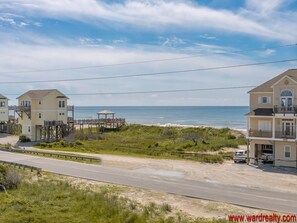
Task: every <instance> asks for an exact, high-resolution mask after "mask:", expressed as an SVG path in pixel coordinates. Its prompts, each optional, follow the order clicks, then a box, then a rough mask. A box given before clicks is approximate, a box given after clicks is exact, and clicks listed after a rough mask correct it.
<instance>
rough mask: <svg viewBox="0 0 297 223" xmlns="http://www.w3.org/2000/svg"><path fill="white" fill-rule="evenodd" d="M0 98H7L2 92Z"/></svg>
mask: <svg viewBox="0 0 297 223" xmlns="http://www.w3.org/2000/svg"><path fill="white" fill-rule="evenodd" d="M0 99H8V98H7V97H5V96H4V95H3V94H0Z"/></svg>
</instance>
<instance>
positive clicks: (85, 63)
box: [0, 0, 297, 106]
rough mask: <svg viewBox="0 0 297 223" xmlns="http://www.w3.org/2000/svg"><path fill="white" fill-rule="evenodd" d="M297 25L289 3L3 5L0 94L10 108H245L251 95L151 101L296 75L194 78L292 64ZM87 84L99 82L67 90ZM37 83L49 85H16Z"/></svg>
mask: <svg viewBox="0 0 297 223" xmlns="http://www.w3.org/2000/svg"><path fill="white" fill-rule="evenodd" d="M296 21H297V1H295V0H261V1H259V0H196V1H194V0H171V1H170V0H138V1H136V0H124V1H122V0H0V77H1V79H0V93H1V94H3V95H5V96H7V97H8V98H9V99H10V102H9V103H10V104H11V105H13V104H16V97H17V96H18V95H20V94H22V93H24V92H26V91H28V90H32V89H53V88H55V89H59V90H60V91H61V92H63V93H64V94H66V95H69V98H70V101H69V104H74V105H77V106H84V105H85V106H87V105H93V106H171V105H172V106H173V105H179V106H218V105H222V106H223V105H230V106H242V105H248V103H249V99H248V94H247V92H248V91H249V90H250V89H251V87H247V88H241V89H228V90H226V89H225V90H209V91H194V92H175V93H158V92H151V91H164V90H165V91H166V90H180V89H201V88H203V89H205V88H206V89H207V88H228V87H238V86H257V85H259V84H261V83H263V82H265V81H266V80H268V79H270V78H272V77H274V76H276V75H278V74H280V73H282V72H284V71H286V70H287V69H292V68H297V62H296V61H291V62H286V63H275V64H266V65H257V66H245V67H237V68H229V69H216V70H200V71H197V69H204V68H213V67H222V66H233V65H241V64H253V63H261V62H268V61H279V60H290V59H297V46H294V44H295V45H296V43H297V32H296V30H297V23H296ZM176 58H177V59H176ZM167 59H169V60H167ZM158 60H159V61H158ZM195 69H196V71H192V72H184V73H174V71H180V70H195ZM172 71H173V72H172ZM162 72H171V73H167V74H158V75H151V76H149V75H148V76H134V77H118V78H108V77H114V76H125V75H126V76H129V75H135V74H149V73H162ZM83 78H101V79H92V80H79V81H78V80H76V81H67V79H68V80H69V79H83ZM104 78H105V79H104ZM39 80H41V81H46V80H51V82H42V83H34V82H33V83H13V82H22V81H27V82H30V81H39ZM53 80H55V82H54V81H53ZM61 80H66V81H61ZM3 82H6V83H3ZM7 82H10V83H7ZM11 82H12V83H11ZM140 91H141V92H143V91H148V92H151V93H146V94H108V93H118V92H140ZM89 93H100V95H88V94H89ZM102 93H104V94H102ZM105 93H106V94H105ZM75 94H76V95H75ZM79 94H85V95H79Z"/></svg>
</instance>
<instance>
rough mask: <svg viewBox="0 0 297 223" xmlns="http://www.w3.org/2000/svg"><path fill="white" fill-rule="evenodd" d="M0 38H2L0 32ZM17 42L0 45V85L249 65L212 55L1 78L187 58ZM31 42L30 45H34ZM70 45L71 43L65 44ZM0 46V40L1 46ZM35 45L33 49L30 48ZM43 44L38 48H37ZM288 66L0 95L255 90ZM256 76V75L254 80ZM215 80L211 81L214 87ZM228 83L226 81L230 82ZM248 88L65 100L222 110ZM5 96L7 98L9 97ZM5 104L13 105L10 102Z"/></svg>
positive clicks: (21, 87)
mask: <svg viewBox="0 0 297 223" xmlns="http://www.w3.org/2000/svg"><path fill="white" fill-rule="evenodd" d="M0 34H1V35H0V36H1V38H3V35H2V34H3V33H0ZM30 38H31V39H30V41H29V42H32V43H31V44H28V43H27V42H28V41H25V43H20V42H18V41H15V40H14V39H10V38H9V36H7V40H6V42H5V43H4V44H1V45H0V51H1V55H0V67H1V72H2V73H1V82H3V81H16V80H17V81H22V80H49V79H50V80H52V79H67V78H83V77H98V76H102V77H103V76H109V75H113V76H114V75H125V74H140V73H150V72H162V71H174V70H183V69H195V68H202V67H217V66H226V65H234V64H242V63H249V62H253V60H251V59H247V58H242V57H239V56H238V55H212V56H211V57H198V58H191V59H186V60H176V61H166V62H155V63H143V64H137V65H129V66H110V67H101V68H92V69H81V70H79V69H77V70H61V71H59V70H56V71H54V72H45V71H44V72H43V71H40V72H32V73H3V72H4V71H7V72H9V71H22V70H43V69H51V68H64V67H66V68H67V67H85V66H94V65H106V64H118V63H127V62H133V61H148V60H156V59H163V58H177V57H186V56H189V55H188V54H183V53H179V52H178V51H176V52H174V53H172V52H168V51H167V52H166V49H167V47H165V48H164V47H162V46H159V47H155V48H154V49H153V50H152V48H150V47H147V48H146V46H139V45H138V46H137V47H135V46H134V47H133V46H121V47H120V46H113V48H111V49H109V48H107V47H106V46H104V45H103V46H100V45H99V46H98V47H88V46H84V45H76V44H75V43H74V44H72V45H67V46H65V45H62V44H60V43H59V42H55V41H50V40H48V39H44V38H40V37H38V36H35V37H34V40H33V39H32V36H31V35H30ZM34 41H35V42H34ZM70 42H71V41H70ZM2 43H3V41H2ZM36 43H37V44H36ZM42 43H43V44H42ZM200 47H204V48H206V49H219V48H220V47H219V46H215V45H204V46H200ZM286 67H289V65H283V66H275V67H274V66H269V67H260V66H259V67H246V68H238V69H226V70H218V71H207V72H206V71H205V72H191V73H179V74H167V75H156V76H146V77H137V78H136V77H135V78H119V79H105V80H93V81H79V82H56V83H39V84H29V85H28V84H15V85H1V93H3V94H6V93H23V92H25V91H27V90H29V89H44V88H58V89H60V90H61V91H62V92H64V93H66V94H67V93H86V92H87V93H88V92H125V91H150V90H153V91H154V90H170V89H190V88H207V87H226V86H241V85H257V84H260V83H261V82H263V81H265V80H267V79H268V78H271V77H273V76H275V75H277V74H279V73H280V72H281V71H284V70H285V69H286ZM259 74H261V75H260V76H259ZM214 80H215V82H214ZM230 80H232V81H230ZM247 90H248V89H238V90H234V91H220V94H219V96H218V94H217V93H216V92H188V93H166V94H141V95H109V96H108V95H98V96H71V97H70V98H71V102H70V103H73V104H76V105H94V103H99V104H100V105H214V104H215V105H224V104H222V103H223V102H222V100H221V98H230V101H231V99H232V100H233V101H236V102H238V104H237V105H244V104H247V101H248V100H247V94H246V91H247ZM9 97H10V96H9ZM10 98H11V99H12V100H11V101H10V103H11V104H14V103H15V102H16V101H15V100H14V99H13V97H10Z"/></svg>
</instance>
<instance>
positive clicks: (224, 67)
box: [0, 58, 297, 84]
mask: <svg viewBox="0 0 297 223" xmlns="http://www.w3.org/2000/svg"><path fill="white" fill-rule="evenodd" d="M293 61H297V58H294V59H286V60H276V61H267V62H259V63H248V64H239V65H229V66H219V67H208V68H196V69H188V70H176V71H164V72H156V73H140V74H129V75H116V76H107V77H88V78H72V79H55V80H35V81H34V80H33V81H4V82H0V84H33V83H53V82H73V81H89V80H103V79H117V78H129V77H144V76H156V75H164V74H177V73H189V72H195V71H209V70H221V69H230V68H239V67H249V66H257V65H266V64H276V63H286V62H293Z"/></svg>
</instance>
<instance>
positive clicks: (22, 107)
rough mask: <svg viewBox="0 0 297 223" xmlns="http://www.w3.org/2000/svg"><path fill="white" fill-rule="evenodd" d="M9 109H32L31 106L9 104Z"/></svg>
mask: <svg viewBox="0 0 297 223" xmlns="http://www.w3.org/2000/svg"><path fill="white" fill-rule="evenodd" d="M8 109H9V110H14V111H31V106H24V105H19V106H18V105H13V106H8Z"/></svg>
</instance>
